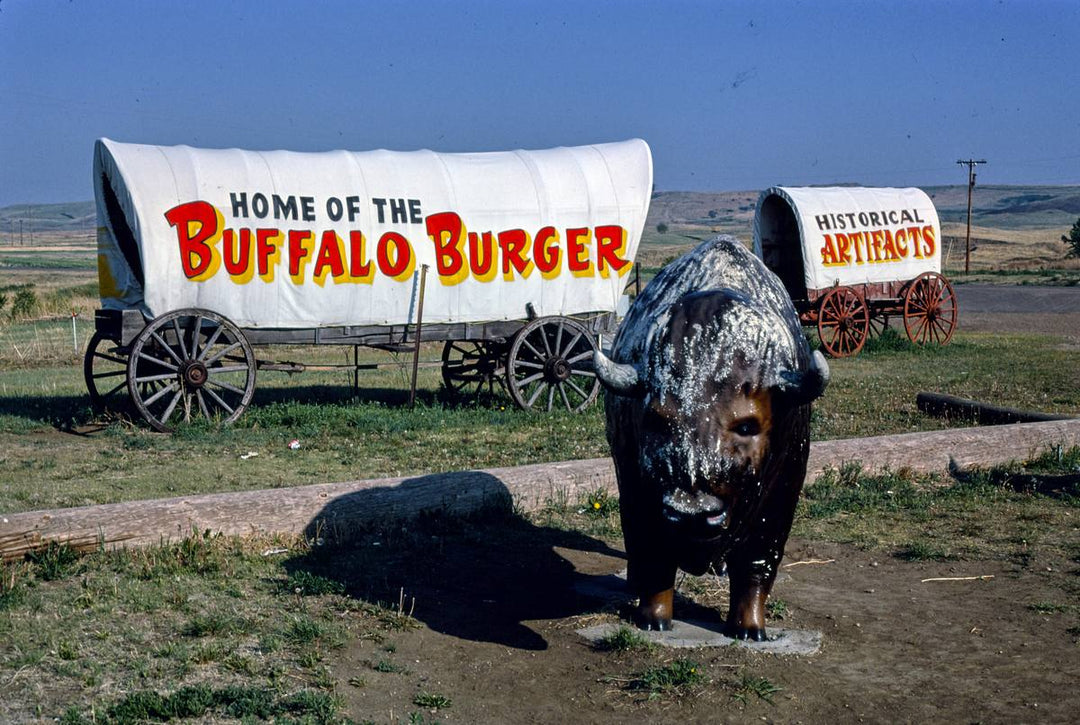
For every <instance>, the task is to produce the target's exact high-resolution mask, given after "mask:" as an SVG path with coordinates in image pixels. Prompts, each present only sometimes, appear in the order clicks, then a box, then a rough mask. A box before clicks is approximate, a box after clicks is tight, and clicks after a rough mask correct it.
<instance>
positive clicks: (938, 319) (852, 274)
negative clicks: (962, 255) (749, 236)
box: [754, 186, 957, 357]
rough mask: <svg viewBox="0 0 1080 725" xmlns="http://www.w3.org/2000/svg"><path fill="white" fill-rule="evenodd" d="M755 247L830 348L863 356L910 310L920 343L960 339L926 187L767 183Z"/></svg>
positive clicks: (913, 335) (910, 327)
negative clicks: (873, 341)
mask: <svg viewBox="0 0 1080 725" xmlns="http://www.w3.org/2000/svg"><path fill="white" fill-rule="evenodd" d="M754 252H755V253H756V254H757V255H758V256H759V257H760V258H761V259H762V260H763V261H764V262H765V265H766V266H767V267H768V268H769V269H771V270H772V271H773V272H775V273H776V275H777V276H779V277H780V279H781V281H782V282H783V283H784V286H785V287H786V288H787V291H788V293H789V294H790V295H791V298H792V300H793V301H794V302H795V307H796V309H797V310H798V311H799V314H800V317H801V318H802V321H803V324H804V325H808V326H814V327H816V328H817V332H818V337H819V338H820V341H821V345H822V347H823V348H824V349H825V350H826V351H827V352H828V353H829V354H830V355H833V356H835V357H844V356H849V355H855V354H857V353H858V352H859V351H860V350H861V349H862V347H863V345H864V344H865V343H866V340H867V338H868V337H869V336H870V335H871V334H873V333H878V332H880V331H881V329H883V328H884V327H885V326H887V325H888V322H889V318H890V317H902V318H903V322H904V330H905V332H906V333H907V336H908V338H910V339H911V341H912V342H914V343H916V344H918V345H925V344H928V343H936V344H942V345H943V344H945V343H947V342H949V340H950V339H952V335H953V331H954V330H955V328H956V318H957V304H956V297H955V295H954V293H953V288H952V284H950V283H949V281H948V280H947V279H946V278H945V277H944V276H942V274H941V225H940V223H939V221H938V215H937V210H936V209H935V208H934V204H933V202H932V201H931V200H930V197H928V196H927V195H926V193H925V192H923V191H922V190H920V189H915V188H903V189H898V188H866V187H786V186H774V187H772V188H770V189H766V190H765V191H763V192H762V193H761V195H760V196H759V197H758V202H757V208H756V211H755V215H754Z"/></svg>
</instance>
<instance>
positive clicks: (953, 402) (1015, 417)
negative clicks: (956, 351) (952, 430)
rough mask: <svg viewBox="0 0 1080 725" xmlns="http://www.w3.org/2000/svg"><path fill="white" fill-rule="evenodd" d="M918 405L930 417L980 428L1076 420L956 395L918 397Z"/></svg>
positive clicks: (936, 394) (932, 394)
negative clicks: (962, 422) (959, 421)
mask: <svg viewBox="0 0 1080 725" xmlns="http://www.w3.org/2000/svg"><path fill="white" fill-rule="evenodd" d="M915 405H917V406H918V408H919V410H921V411H922V412H924V413H926V414H927V415H933V416H937V417H939V418H946V419H948V420H966V421H971V422H973V423H978V424H979V425H1007V424H1009V423H1036V422H1040V421H1045V420H1069V419H1070V418H1071V417H1072V416H1068V415H1055V414H1053V413H1042V412H1039V411H1034V410H1019V409H1017V408H1004V407H1002V406H999V405H991V404H989V403H980V402H979V401H976V400H968V399H967V398H957V397H956V396H954V395H945V394H944V393H929V392H923V393H919V394H918V395H917V396H915Z"/></svg>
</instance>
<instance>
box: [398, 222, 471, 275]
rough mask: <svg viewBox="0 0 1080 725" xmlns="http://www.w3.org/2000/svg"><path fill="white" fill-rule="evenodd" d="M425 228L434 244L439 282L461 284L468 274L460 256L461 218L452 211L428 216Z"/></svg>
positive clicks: (462, 224) (462, 229)
mask: <svg viewBox="0 0 1080 725" xmlns="http://www.w3.org/2000/svg"><path fill="white" fill-rule="evenodd" d="M426 226H427V233H428V236H429V237H431V241H432V242H434V243H435V270H436V271H437V272H438V273H439V281H441V282H442V283H443V284H446V285H452V284H457V283H458V282H461V281H462V280H464V279H465V277H467V276H468V274H469V270H468V269H467V268H466V267H465V258H464V256H463V254H462V247H463V246H464V245H465V224H464V223H463V222H462V221H461V217H459V216H458V215H457V214H455V213H454V212H452V211H444V212H439V213H438V214H430V215H428V218H427V221H426ZM380 244H381V240H380ZM391 276H393V275H391Z"/></svg>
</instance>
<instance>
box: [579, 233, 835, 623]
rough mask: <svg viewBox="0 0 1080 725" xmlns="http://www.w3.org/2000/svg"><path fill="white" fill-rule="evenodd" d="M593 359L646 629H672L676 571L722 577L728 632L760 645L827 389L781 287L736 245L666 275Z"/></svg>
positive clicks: (701, 250)
mask: <svg viewBox="0 0 1080 725" xmlns="http://www.w3.org/2000/svg"><path fill="white" fill-rule="evenodd" d="M610 355H611V357H610V358H609V357H607V356H605V355H604V354H603V353H602V352H597V353H596V356H595V360H594V362H595V366H596V373H597V376H598V377H599V378H600V380H601V382H602V383H603V384H604V386H605V388H606V389H607V395H606V396H605V401H606V403H605V405H606V414H607V437H608V442H609V443H610V444H611V453H612V456H613V458H614V459H615V470H616V475H617V476H618V481H619V498H620V513H621V517H622V527H623V536H624V539H625V543H626V554H627V563H628V580H629V581H628V583H629V587H630V590H631V592H632V593H633V594H635V595H637V596H638V597H639V598H640V599H639V604H638V606H637V609H636V612H635V618H636V621H637V624H638V626H639V627H641V628H643V629H655V630H666V629H670V627H671V618H672V607H673V599H674V584H675V573H676V570H677V569H683V570H684V571H687V572H689V573H691V574H703V573H705V572H706V571H707V570H708V569H709V568H710V567H712V568H713V570H714V571H716V572H721V571H723V570H724V569H725V567H726V570H727V574H728V576H729V578H730V584H731V600H730V608H729V610H728V616H727V622H726V624H725V633H726V634H727V635H728V636H731V637H735V638H737V639H752V640H757V641H761V640H764V639H765V601H766V599H767V598H768V596H769V592H770V591H771V589H772V584H773V581H774V580H775V578H776V569H777V566H778V564H779V562H780V559H781V557H782V556H783V553H784V544H785V543H786V542H787V537H788V533H789V531H790V529H791V522H792V518H793V517H794V514H795V505H796V503H797V502H798V498H799V491H800V489H801V488H802V482H803V477H804V476H805V475H806V459H807V455H808V453H809V448H810V433H809V420H810V405H809V404H810V402H811V401H812V400H814V399H815V398H817V397H818V396H820V395H821V394H822V392H824V390H825V386H826V384H827V383H828V378H829V368H828V365H827V364H826V362H825V358H824V357H823V356H822V355H821V353H820V352H814V353H813V354H811V351H810V347H809V345H808V344H807V341H806V338H805V337H804V336H803V333H802V328H801V327H800V325H799V317H798V315H797V314H796V312H795V309H794V307H793V306H792V303H791V299H790V298H789V297H788V294H787V292H786V291H785V290H784V287H783V285H782V284H781V283H780V281H779V280H778V279H777V278H776V276H775V275H773V273H772V272H770V271H769V270H768V269H766V267H765V266H764V265H763V264H762V263H761V261H760V260H758V259H757V257H755V256H753V255H752V254H750V252H748V251H747V250H746V248H745V247H744V246H743V245H742V244H741V243H739V241H738V240H736V239H735V238H733V237H730V236H719V237H716V238H714V239H712V240H710V241H707V242H704V243H703V244H701V245H700V246H698V247H697V248H696V249H694V250H693V251H692V252H690V253H689V254H687V255H685V256H683V257H681V258H680V259H678V260H676V261H675V262H673V263H671V264H669V265H668V266H667V267H665V268H664V269H663V270H662V271H661V272H660V274H658V275H657V276H656V278H655V279H653V280H652V282H651V283H649V285H648V286H647V287H646V288H645V290H644V291H642V293H641V294H640V295H639V296H638V297H637V299H636V301H635V302H634V304H633V306H632V307H631V308H630V311H629V313H628V314H627V316H626V319H625V320H624V321H623V324H622V326H621V327H620V328H619V333H618V335H617V336H616V337H615V340H614V342H613V344H612V347H611V352H610Z"/></svg>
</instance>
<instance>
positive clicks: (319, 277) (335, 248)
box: [312, 229, 345, 284]
mask: <svg viewBox="0 0 1080 725" xmlns="http://www.w3.org/2000/svg"><path fill="white" fill-rule="evenodd" d="M341 251H342V250H341V240H340V239H339V238H338V235H337V234H335V233H334V231H333V230H330V229H328V230H327V231H325V232H323V235H322V242H321V243H320V244H319V253H318V254H317V255H315V269H314V270H312V276H313V277H314V278H315V281H316V282H317V283H319V284H321V283H322V282H323V277H324V275H325V274H326V270H327V268H329V271H330V276H331V277H342V276H344V275H345V262H344V261H343V260H342V259H341Z"/></svg>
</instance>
